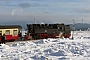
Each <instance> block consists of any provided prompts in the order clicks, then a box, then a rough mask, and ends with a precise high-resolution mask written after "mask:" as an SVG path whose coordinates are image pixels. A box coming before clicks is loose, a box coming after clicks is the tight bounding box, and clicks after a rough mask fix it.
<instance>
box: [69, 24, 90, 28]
mask: <svg viewBox="0 0 90 60" xmlns="http://www.w3.org/2000/svg"><path fill="white" fill-rule="evenodd" d="M72 26H73V25H72V24H70V27H71V29H72ZM74 27H75V29H76V30H82V29H83V30H87V29H88V28H90V24H87V23H83V25H82V23H76V24H74Z"/></svg>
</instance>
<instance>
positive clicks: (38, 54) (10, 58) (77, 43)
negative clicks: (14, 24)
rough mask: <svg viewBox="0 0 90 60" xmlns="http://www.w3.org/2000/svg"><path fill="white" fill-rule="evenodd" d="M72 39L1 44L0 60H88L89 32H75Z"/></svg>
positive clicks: (89, 50) (89, 51)
mask: <svg viewBox="0 0 90 60" xmlns="http://www.w3.org/2000/svg"><path fill="white" fill-rule="evenodd" d="M71 37H72V36H71ZM73 37H74V40H72V39H71V38H70V39H65V38H62V39H60V38H57V39H51V38H48V39H42V40H38V41H35V42H32V41H23V42H19V43H14V44H12V45H6V44H2V46H0V60H46V59H48V60H90V31H75V32H74V35H73Z"/></svg>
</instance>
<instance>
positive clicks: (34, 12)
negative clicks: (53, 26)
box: [0, 0, 90, 24]
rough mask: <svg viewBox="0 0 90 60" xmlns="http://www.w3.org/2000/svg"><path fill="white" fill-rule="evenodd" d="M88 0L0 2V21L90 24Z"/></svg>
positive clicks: (4, 0)
mask: <svg viewBox="0 0 90 60" xmlns="http://www.w3.org/2000/svg"><path fill="white" fill-rule="evenodd" d="M89 2H90V0H0V21H1V22H16V21H21V22H22V21H27V22H28V23H29V22H30V23H32V22H33V20H34V19H35V20H36V23H42V22H43V23H67V24H71V23H72V19H75V22H76V23H80V22H82V19H83V20H84V22H85V23H90V7H89V6H90V3H89Z"/></svg>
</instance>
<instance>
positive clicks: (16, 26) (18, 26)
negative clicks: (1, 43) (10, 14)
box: [0, 25, 22, 29]
mask: <svg viewBox="0 0 90 60" xmlns="http://www.w3.org/2000/svg"><path fill="white" fill-rule="evenodd" d="M10 28H22V26H21V25H0V29H10Z"/></svg>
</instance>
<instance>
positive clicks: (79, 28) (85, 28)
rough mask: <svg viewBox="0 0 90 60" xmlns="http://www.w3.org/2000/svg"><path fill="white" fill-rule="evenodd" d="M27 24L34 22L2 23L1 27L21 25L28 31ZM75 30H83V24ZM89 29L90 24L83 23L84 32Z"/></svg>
mask: <svg viewBox="0 0 90 60" xmlns="http://www.w3.org/2000/svg"><path fill="white" fill-rule="evenodd" d="M27 23H33V21H16V22H3V23H1V22H0V25H21V26H22V27H23V29H25V30H26V29H27V26H26V24H27ZM69 25H70V27H71V29H72V26H73V25H72V24H69ZM74 26H75V29H76V30H82V23H76V24H75V25H74ZM88 28H90V24H87V23H83V30H87V29H88Z"/></svg>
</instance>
